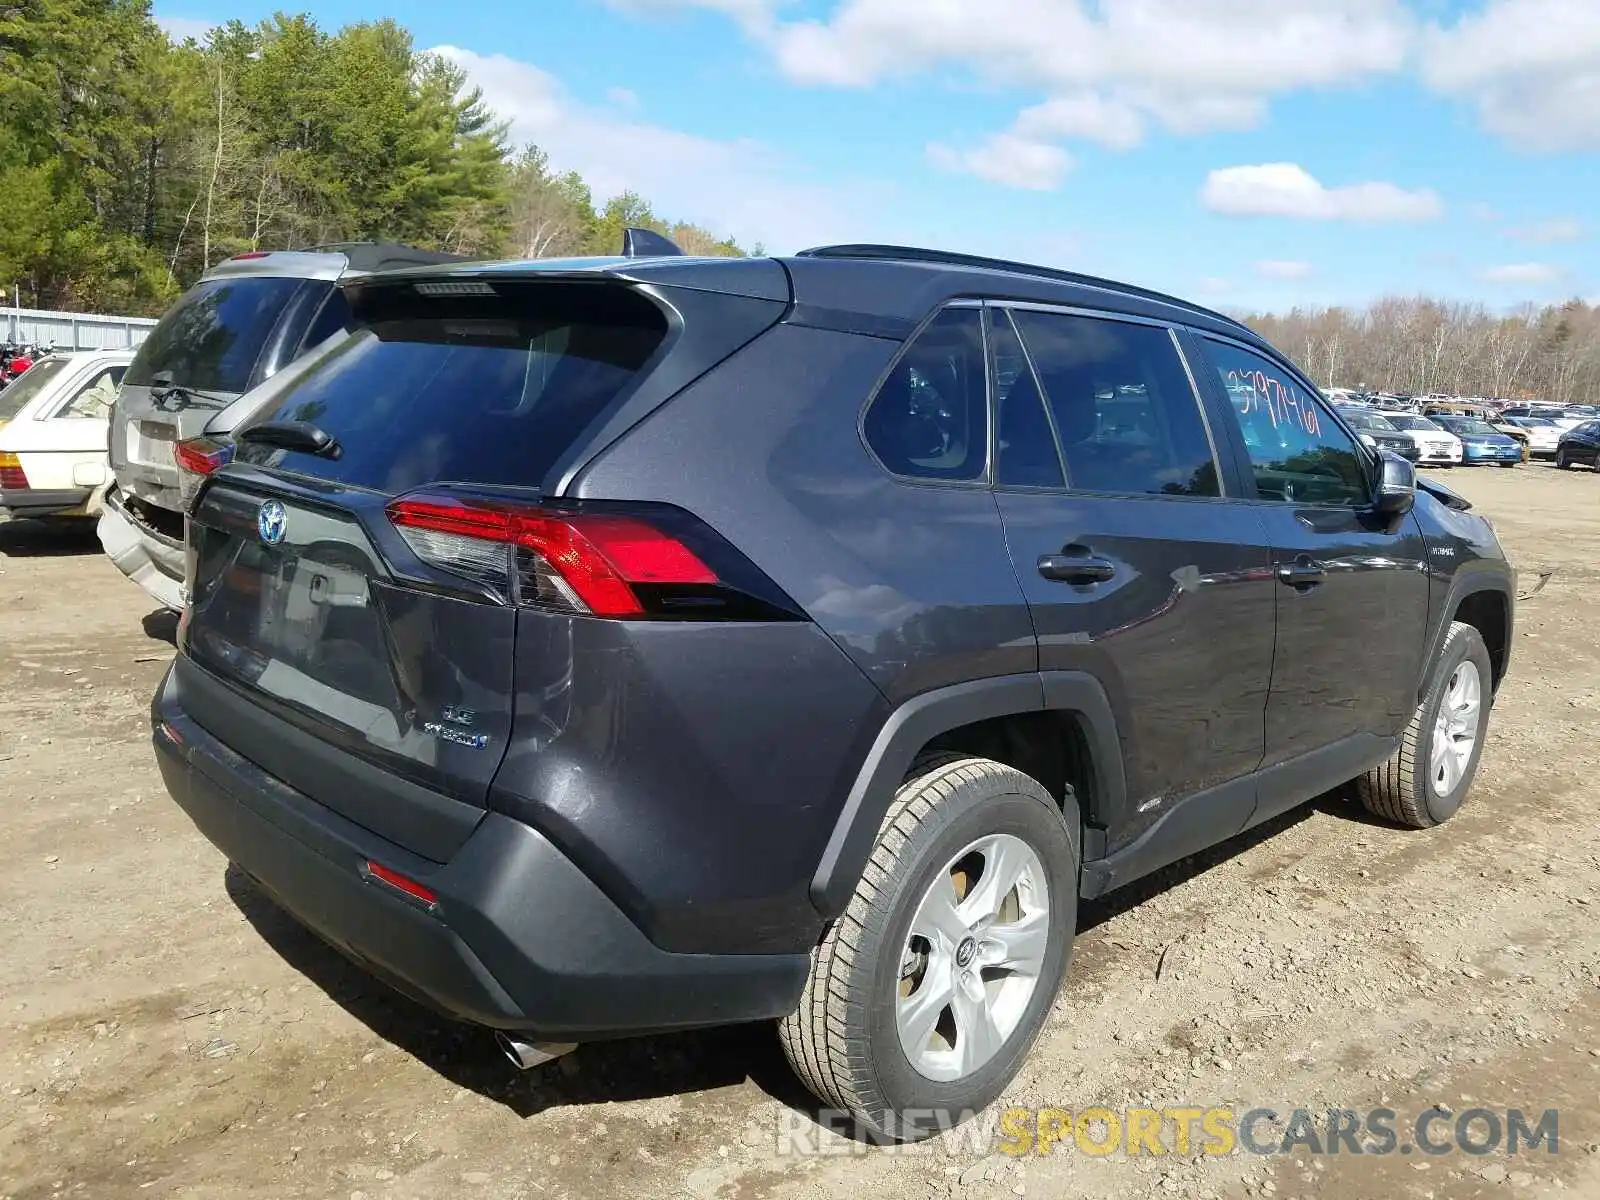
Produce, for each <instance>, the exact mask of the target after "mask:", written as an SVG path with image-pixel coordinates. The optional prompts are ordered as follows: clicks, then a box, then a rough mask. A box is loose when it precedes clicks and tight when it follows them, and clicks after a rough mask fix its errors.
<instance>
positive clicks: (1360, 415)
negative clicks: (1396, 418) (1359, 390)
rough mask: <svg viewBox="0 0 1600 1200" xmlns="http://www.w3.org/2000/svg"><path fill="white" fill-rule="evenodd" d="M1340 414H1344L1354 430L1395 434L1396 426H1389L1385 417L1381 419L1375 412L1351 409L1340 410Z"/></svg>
mask: <svg viewBox="0 0 1600 1200" xmlns="http://www.w3.org/2000/svg"><path fill="white" fill-rule="evenodd" d="M1340 412H1342V413H1343V414H1344V419H1345V420H1346V421H1348V422H1349V423H1350V425H1351V426H1352V427H1353V428H1356V429H1365V430H1367V431H1368V432H1369V433H1393V432H1394V426H1393V425H1391V424H1389V422H1388V421H1387V420H1385V419H1384V418H1383V417H1380V416H1379V415H1378V414H1377V413H1375V412H1367V411H1365V410H1364V409H1349V408H1345V409H1340Z"/></svg>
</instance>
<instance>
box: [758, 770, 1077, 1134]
mask: <svg viewBox="0 0 1600 1200" xmlns="http://www.w3.org/2000/svg"><path fill="white" fill-rule="evenodd" d="M1079 828H1080V825H1079V816H1078V807H1077V802H1076V800H1074V799H1073V797H1072V796H1071V795H1070V794H1069V795H1068V796H1067V798H1066V801H1065V803H1064V804H1062V805H1058V804H1057V803H1056V801H1055V800H1054V799H1053V798H1052V797H1051V796H1050V794H1049V793H1048V792H1047V791H1046V790H1045V789H1044V788H1043V787H1042V786H1041V785H1040V784H1039V783H1038V782H1036V781H1035V780H1033V779H1031V778H1029V777H1028V776H1027V775H1024V774H1022V772H1020V771H1017V770H1014V769H1012V768H1011V767H1007V766H1004V765H1003V764H1001V763H997V762H994V761H992V760H989V759H983V758H967V757H961V756H954V755H952V756H945V757H942V758H938V759H934V760H931V761H930V762H928V763H925V764H920V765H919V766H918V767H917V768H914V772H913V775H912V776H911V777H910V778H908V779H907V780H906V782H905V783H903V784H902V785H901V787H900V790H899V791H898V792H897V793H896V794H895V798H894V802H893V803H892V804H891V805H890V807H889V811H888V813H887V814H886V815H885V816H884V819H883V824H882V826H881V827H880V832H879V835H878V843H877V847H876V848H875V849H874V850H873V853H872V857H871V859H870V860H869V861H868V863H867V867H866V870H865V871H864V872H863V874H862V878H861V882H860V883H859V884H858V885H857V886H856V891H855V895H854V896H852V897H851V900H850V903H849V906H848V907H847V908H846V910H845V912H844V914H843V915H842V916H841V917H840V918H839V919H838V920H837V921H835V922H834V923H833V925H832V926H831V927H830V928H829V930H828V932H827V934H826V935H825V936H824V937H823V939H822V943H821V944H820V945H819V946H818V948H817V951H816V956H815V958H814V959H813V962H812V968H811V976H810V978H809V979H808V980H807V982H806V987H805V992H804V993H803V995H802V996H801V1000H800V1006H799V1007H798V1008H797V1009H796V1010H795V1011H794V1012H793V1013H791V1014H790V1015H789V1016H788V1017H786V1018H784V1020H783V1021H782V1022H781V1023H780V1025H779V1036H780V1038H781V1040H782V1043H783V1048H784V1052H785V1054H786V1055H787V1056H788V1059H789V1062H790V1064H791V1065H792V1066H793V1067H794V1070H795V1073H796V1074H797V1075H799V1077H800V1079H801V1080H802V1081H803V1082H804V1083H805V1085H806V1086H807V1087H808V1088H809V1089H810V1090H811V1091H812V1092H813V1093H814V1094H815V1095H816V1096H817V1098H818V1099H819V1100H821V1101H822V1103H823V1104H825V1105H829V1106H831V1107H834V1108H837V1109H843V1110H847V1111H848V1112H849V1113H850V1114H851V1115H852V1116H853V1117H854V1118H855V1120H856V1122H857V1123H858V1124H859V1126H860V1127H861V1129H862V1130H863V1132H865V1133H867V1134H869V1135H871V1136H873V1137H875V1138H879V1139H884V1140H904V1141H915V1140H918V1139H920V1138H924V1137H927V1136H929V1135H931V1134H934V1133H938V1132H940V1131H941V1130H942V1129H947V1128H949V1127H950V1126H951V1125H953V1124H955V1123H957V1122H958V1121H960V1120H963V1119H965V1118H966V1117H967V1116H970V1115H972V1114H975V1113H977V1112H978V1111H980V1110H982V1109H983V1108H985V1107H987V1106H988V1105H989V1104H992V1103H993V1102H994V1100H995V1099H996V1098H997V1097H998V1096H999V1095H1000V1093H1001V1091H1002V1090H1003V1089H1004V1088H1005V1086H1006V1085H1007V1084H1008V1083H1010V1082H1011V1080H1012V1079H1013V1078H1014V1077H1015V1076H1016V1073H1017V1071H1018V1070H1019V1069H1020V1067H1021V1066H1022V1062H1023V1060H1024V1059H1025V1058H1026V1057H1027V1054H1028V1051H1029V1049H1030V1048H1031V1047H1032V1045H1033V1042H1034V1039H1035V1038H1036V1037H1037V1036H1038V1034H1039V1031H1040V1029H1042V1028H1043V1026H1044V1022H1045V1019H1046V1018H1047V1017H1048V1016H1049V1014H1050V1009H1051V1006H1052V1004H1053V1003H1054V1000H1055V995H1056V992H1057V990H1058V989H1059V987H1060V984H1061V978H1062V975H1063V974H1064V972H1065V970H1066V965H1067V959H1068V955H1069V953H1070V950H1071V945H1072V937H1073V933H1074V930H1075V927H1076V921H1077V911H1078V863H1079V857H1078V856H1079V847H1078V830H1079ZM991 873H992V874H991ZM1013 879H1014V882H1013ZM991 881H992V882H991ZM1000 888H1005V890H1004V891H1003V892H1001V891H999V889H1000ZM991 893H994V894H992V895H991ZM991 910H992V911H991ZM1008 964H1009V965H1008Z"/></svg>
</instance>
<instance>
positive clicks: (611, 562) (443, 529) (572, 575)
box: [387, 493, 798, 620]
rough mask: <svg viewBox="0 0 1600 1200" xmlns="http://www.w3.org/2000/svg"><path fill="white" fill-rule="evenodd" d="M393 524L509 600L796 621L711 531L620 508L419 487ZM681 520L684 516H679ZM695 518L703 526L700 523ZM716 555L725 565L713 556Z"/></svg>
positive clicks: (559, 608) (392, 514)
mask: <svg viewBox="0 0 1600 1200" xmlns="http://www.w3.org/2000/svg"><path fill="white" fill-rule="evenodd" d="M387 512H388V516H389V520H390V522H391V523H392V524H393V525H394V527H395V528H396V529H397V530H398V531H399V533H400V536H401V537H402V538H403V539H404V540H405V542H406V544H407V545H408V546H409V547H410V548H411V550H412V551H413V552H414V553H415V554H416V555H417V557H418V558H420V559H421V560H422V561H423V562H425V563H427V564H428V565H429V566H431V567H434V568H436V569H438V570H441V571H447V572H449V573H451V574H453V575H459V576H462V577H465V578H468V579H471V580H474V581H475V582H477V583H480V584H483V585H485V586H486V587H488V588H490V589H491V590H492V591H493V592H494V593H495V595H496V596H497V597H499V598H500V599H501V600H503V601H504V602H506V603H511V604H516V605H518V606H520V607H526V608H538V609H544V610H546V611H552V612H565V613H573V614H582V615H588V616H595V617H613V618H618V617H620V618H628V617H661V616H677V617H687V618H696V619H702V620H704V619H719V618H720V619H728V618H743V619H752V618H761V619H768V620H772V619H792V618H793V617H795V616H797V615H798V613H797V610H795V609H794V607H793V602H792V601H789V600H788V599H787V597H784V596H782V594H781V593H779V592H777V589H776V587H775V585H773V584H772V583H771V581H770V580H767V579H766V577H765V576H762V575H760V573H759V572H757V571H756V570H755V568H754V567H752V566H750V564H748V563H747V562H744V561H743V560H742V557H741V556H738V555H737V552H735V551H732V549H731V547H727V546H726V545H725V544H721V545H718V544H717V542H716V539H715V538H714V535H710V534H709V531H707V530H703V529H695V530H692V531H691V530H690V529H688V528H687V527H688V525H689V524H690V523H691V522H692V518H686V519H684V520H681V521H679V522H677V524H678V525H679V526H680V528H677V529H674V528H671V527H670V526H671V525H672V524H673V522H669V521H665V520H662V519H660V518H652V517H651V516H648V515H640V514H636V513H632V512H629V513H620V512H597V511H567V510H558V509H554V508H549V507H545V506H541V505H537V504H519V503H511V502H506V501H501V500H493V499H480V498H476V497H470V498H468V497H460V496H453V495H444V494H438V493H414V494H412V495H409V496H402V497H400V498H399V499H397V500H394V501H392V502H391V503H390V504H389V505H388V509H387ZM680 517H686V515H685V514H680ZM694 524H695V525H697V524H698V523H694ZM708 559H716V560H717V561H718V562H719V564H725V566H726V568H731V569H724V570H720V571H719V570H718V569H716V568H714V567H712V566H711V565H709V563H708V561H707V560H708Z"/></svg>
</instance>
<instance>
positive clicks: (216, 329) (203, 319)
mask: <svg viewBox="0 0 1600 1200" xmlns="http://www.w3.org/2000/svg"><path fill="white" fill-rule="evenodd" d="M302 282H304V281H303V280H300V279H283V278H267V277H260V276H249V277H244V278H238V279H212V280H208V281H207V282H205V283H201V284H198V285H196V286H195V287H193V288H191V289H190V290H189V291H188V292H186V293H185V294H184V295H183V297H182V299H180V300H179V301H178V302H177V304H175V305H173V306H172V307H171V308H170V309H168V310H167V313H166V315H165V316H163V317H162V318H161V321H160V323H159V324H157V325H156V327H155V328H154V329H152V330H151V331H150V336H149V337H148V338H146V339H145V341H144V344H143V345H142V346H140V347H139V353H138V354H137V355H136V356H135V357H134V360H133V365H132V366H130V367H129V368H128V374H127V378H126V380H125V382H126V383H128V384H129V385H131V386H134V387H149V386H150V383H151V381H152V380H154V378H155V377H156V376H157V375H161V374H170V375H171V376H172V382H173V384H175V385H176V386H178V387H183V388H197V389H199V390H200V391H205V392H243V391H244V390H245V389H246V388H247V387H248V386H249V383H250V375H251V373H252V372H253V371H254V370H255V366H256V361H257V360H258V359H259V358H260V357H261V350H262V348H263V347H264V346H265V345H266V342H267V338H268V336H269V335H270V334H271V333H272V330H273V328H274V327H275V326H276V325H277V323H278V318H279V317H280V316H282V315H283V309H284V306H285V305H286V304H288V302H289V300H290V298H291V297H293V296H294V294H295V291H296V290H297V289H298V288H299V287H300V285H301V284H302Z"/></svg>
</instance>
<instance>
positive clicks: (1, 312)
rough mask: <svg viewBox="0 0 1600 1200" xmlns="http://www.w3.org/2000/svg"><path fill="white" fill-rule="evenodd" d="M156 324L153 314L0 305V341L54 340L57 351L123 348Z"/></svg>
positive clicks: (46, 342) (44, 342)
mask: <svg viewBox="0 0 1600 1200" xmlns="http://www.w3.org/2000/svg"><path fill="white" fill-rule="evenodd" d="M155 324H156V322H155V319H154V318H153V317H111V316H107V315H105V314H104V313H69V312H50V311H48V310H46V309H40V308H4V307H0V342H21V343H28V344H32V345H35V346H48V345H50V344H51V343H52V342H54V343H55V348H56V349H57V350H122V349H127V348H129V347H132V346H137V345H138V344H139V343H140V342H142V341H144V339H145V338H147V337H149V336H150V331H151V330H152V329H154V328H155Z"/></svg>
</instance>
